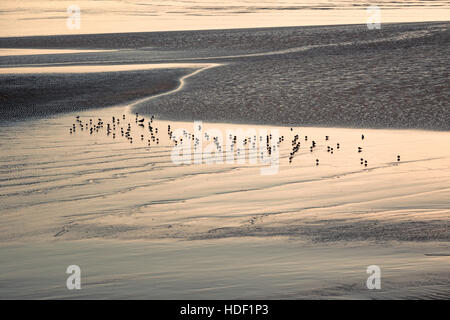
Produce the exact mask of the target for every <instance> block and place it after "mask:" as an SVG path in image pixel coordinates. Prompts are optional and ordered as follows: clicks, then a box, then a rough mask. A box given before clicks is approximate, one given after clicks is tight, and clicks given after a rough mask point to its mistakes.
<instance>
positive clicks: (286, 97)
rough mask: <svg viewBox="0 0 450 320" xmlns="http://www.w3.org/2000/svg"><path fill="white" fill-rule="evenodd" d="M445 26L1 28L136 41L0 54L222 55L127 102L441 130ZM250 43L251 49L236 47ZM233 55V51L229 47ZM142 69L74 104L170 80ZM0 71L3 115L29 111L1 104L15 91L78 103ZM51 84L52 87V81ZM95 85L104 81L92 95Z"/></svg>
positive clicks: (114, 58)
mask: <svg viewBox="0 0 450 320" xmlns="http://www.w3.org/2000/svg"><path fill="white" fill-rule="evenodd" d="M449 26H450V23H448V22H442V23H417V24H391V25H383V26H382V29H381V30H368V29H367V27H366V26H365V25H353V26H324V27H295V28H270V29H245V30H210V31H185V32H158V33H132V34H102V35H83V36H50V37H27V38H3V39H0V47H15V48H17V47H23V48H30V47H36V48H107V49H112V48H122V49H123V48H128V49H139V48H141V50H130V51H121V52H117V53H105V54H86V55H62V56H58V57H57V56H42V57H36V56H32V57H3V58H0V64H2V65H9V66H10V65H13V64H14V65H24V64H27V63H30V62H31V61H32V63H44V64H45V63H47V64H51V63H55V62H65V63H80V62H83V59H85V60H88V62H90V63H96V62H101V63H129V62H133V63H148V62H170V61H171V60H173V59H177V60H176V62H183V61H189V62H194V61H196V60H197V61H201V62H219V63H225V64H226V65H224V66H221V67H218V68H213V69H210V70H207V71H205V72H202V73H200V74H198V75H196V76H194V77H192V78H190V79H189V80H188V82H187V85H186V86H185V88H183V90H181V91H179V92H177V93H175V94H172V95H167V96H163V97H159V98H157V99H154V100H150V101H148V102H146V103H144V104H141V105H139V106H137V109H136V110H137V111H139V112H140V113H144V114H157V115H158V116H159V117H161V118H167V119H178V120H208V121H221V122H244V123H268V124H284V125H315V126H343V127H384V128H386V127H389V128H425V129H434V130H449V129H450V107H449V103H448V102H449V92H450V81H449V72H448V65H449V62H450V59H449V53H450V50H449V49H450V31H449ZM150 47H151V49H150ZM142 48H145V49H143V50H142ZM280 50H291V51H287V52H286V51H284V52H277V51H280ZM249 53H250V54H253V53H258V54H259V55H257V56H247V57H246V56H242V55H245V54H249ZM233 55H240V56H238V57H234V58H232V57H229V56H233ZM221 56H226V58H220V57H221ZM207 57H209V58H207ZM85 62H86V61H85ZM147 76H148V77H150V78H152V77H153V79H154V78H155V77H154V76H153V72H147V73H145V76H144V75H143V76H142V77H140V78H139V80H136V81H134V80H131V81H130V83H129V84H127V86H128V87H127V88H126V89H124V87H123V83H121V82H120V81H109V80H107V79H104V81H103V80H102V83H101V84H99V85H97V86H93V87H92V90H91V93H88V92H83V95H84V96H83V97H84V98H83V99H84V100H83V105H86V106H89V107H91V106H104V105H107V104H108V103H109V102H110V101H111V100H112V101H113V102H114V101H116V100H117V99H116V98H115V97H114V98H111V99H108V98H107V94H106V93H105V92H115V93H116V94H118V95H120V96H121V97H123V99H122V100H121V101H123V100H126V99H127V98H128V97H130V98H132V97H131V96H132V93H133V86H134V85H135V86H136V88H135V90H136V91H138V92H141V93H142V94H146V93H150V94H152V93H154V92H158V90H154V89H152V88H147V86H157V87H159V88H160V89H161V88H167V89H169V88H172V86H173V81H174V80H175V79H171V80H168V79H167V78H164V77H163V78H164V79H162V80H161V81H162V82H163V85H162V87H161V85H159V84H154V83H153V82H152V81H151V80H149V81H148V82H144V80H143V79H145V78H146V77H147ZM89 77H90V76H89ZM87 78H88V77H86V79H87ZM129 78H130V79H132V78H133V76H129ZM0 81H1V87H2V89H1V96H2V100H1V101H2V102H1V107H2V110H6V111H5V112H3V111H2V114H3V117H9V116H10V115H11V114H13V115H14V116H20V115H28V114H29V112H28V111H27V112H24V113H22V111H21V112H20V114H19V113H18V112H16V111H10V110H11V109H15V108H17V103H18V102H19V101H20V103H21V104H23V105H34V106H35V107H36V109H37V110H38V109H39V110H40V108H41V106H48V105H52V104H54V103H55V99H54V97H55V95H56V96H58V97H61V99H59V98H58V100H56V101H57V103H58V105H59V106H61V110H68V109H71V110H73V109H74V108H77V106H74V103H73V98H74V96H73V95H70V96H69V97H68V98H69V99H64V92H57V93H55V92H52V93H51V94H50V95H49V94H48V90H47V91H44V92H45V93H46V94H45V95H44V94H42V96H39V97H37V96H36V94H31V95H30V94H28V93H27V92H28V91H29V90H30V89H32V88H35V85H34V81H31V80H29V79H28V80H27V79H21V80H20V81H19V82H16V83H15V85H14V86H13V87H14V89H13V88H12V87H11V86H10V85H6V83H8V82H9V81H10V80H9V79H5V78H3V77H1V79H0ZM58 81H59V80H58ZM64 81H69V82H70V81H71V80H64ZM43 82H44V83H50V84H51V83H53V82H54V81H53V82H52V80H51V79H45V80H44V81H43ZM168 83H170V85H169V84H168ZM144 87H145V88H144ZM17 88H20V90H22V91H23V92H24V94H23V95H22V96H21V100H19V99H17V98H11V97H10V96H11V92H12V91H14V90H17ZM11 90H12V91H11ZM52 90H57V89H55V88H54V87H53V86H52ZM99 90H100V91H105V92H104V93H102V95H101V97H100V98H99V94H98V91H99ZM123 90H124V92H122V91H123ZM75 91H76V90H75ZM15 94H16V95H17V92H16V93H15ZM13 96H14V95H13ZM138 97H141V95H139V94H136V98H138ZM49 109H50V108H49V107H46V110H49ZM75 110H76V109H75ZM35 112H36V111H32V112H31V113H35Z"/></svg>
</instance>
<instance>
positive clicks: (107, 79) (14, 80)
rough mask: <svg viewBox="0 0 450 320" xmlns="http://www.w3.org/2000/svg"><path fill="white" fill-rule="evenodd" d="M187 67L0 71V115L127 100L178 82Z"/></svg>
mask: <svg viewBox="0 0 450 320" xmlns="http://www.w3.org/2000/svg"><path fill="white" fill-rule="evenodd" d="M189 72H191V70H186V69H170V70H169V69H167V70H152V71H132V72H106V73H89V74H69V75H68V74H49V75H43V74H34V75H14V76H10V75H0V106H1V113H0V119H4V120H5V119H17V118H19V119H20V118H24V117H30V116H34V117H36V116H37V117H40V116H42V117H44V116H45V115H47V114H53V113H60V112H70V111H75V110H84V109H88V108H98V107H107V106H112V105H117V104H122V103H127V102H130V101H133V100H136V99H139V98H144V97H147V96H151V95H154V94H158V93H161V92H166V91H169V90H172V89H173V88H176V87H177V86H178V80H177V79H178V78H179V77H181V76H183V75H184V74H186V73H189Z"/></svg>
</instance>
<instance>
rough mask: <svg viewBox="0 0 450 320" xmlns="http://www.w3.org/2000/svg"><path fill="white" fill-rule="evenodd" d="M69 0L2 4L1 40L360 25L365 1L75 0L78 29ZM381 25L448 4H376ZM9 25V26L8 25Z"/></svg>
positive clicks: (444, 12) (438, 13)
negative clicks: (70, 21) (70, 22)
mask: <svg viewBox="0 0 450 320" xmlns="http://www.w3.org/2000/svg"><path fill="white" fill-rule="evenodd" d="M71 5H74V3H73V2H72V1H66V0H59V1H39V3H37V2H36V1H32V0H26V1H22V0H21V1H18V0H3V1H2V2H1V3H0V9H1V11H2V19H1V20H0V30H1V31H0V35H1V36H17V35H20V36H23V35H44V34H73V33H105V32H106V33H110V32H136V31H156V30H157V31H167V30H199V29H229V28H251V27H274V26H299V25H332V24H355V23H356V24H365V23H366V21H367V18H368V17H369V13H367V11H366V8H367V7H368V6H369V5H370V4H368V3H361V2H358V1H354V0H349V1H345V0H341V1H322V0H319V1H313V0H284V1H273V0H268V1H261V0H241V1H237V0H233V1H226V2H223V1H218V0H197V1H183V0H182V1H145V0H140V1H125V0H113V1H107V2H104V1H89V0H78V1H77V3H76V5H78V6H79V7H80V9H81V25H80V29H69V28H68V27H67V25H66V23H67V19H68V17H69V14H68V13H67V11H66V10H67V8H68V7H69V6H71ZM376 5H378V6H379V7H380V8H381V10H382V15H381V18H382V22H383V23H387V22H419V21H442V20H448V16H449V3H448V1H431V0H430V1H418V0H412V1H391V0H383V1H377V2H376ZM11 26H13V27H11Z"/></svg>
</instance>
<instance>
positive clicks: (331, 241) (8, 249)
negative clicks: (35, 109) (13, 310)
mask: <svg viewBox="0 0 450 320" xmlns="http://www.w3.org/2000/svg"><path fill="white" fill-rule="evenodd" d="M131 111H132V109H131V108H130V107H129V106H128V107H127V106H124V107H116V108H107V109H102V110H94V111H93V110H90V111H85V112H81V113H73V114H67V115H61V116H54V117H50V118H49V119H42V120H30V121H25V122H22V123H20V122H19V123H15V124H11V125H6V126H3V127H2V128H1V129H0V135H1V141H2V142H1V148H2V155H1V159H0V161H1V171H0V179H1V181H2V186H1V189H0V190H1V202H2V208H1V214H0V239H1V241H2V246H1V249H0V252H1V255H2V257H5V259H2V261H3V262H2V263H1V265H0V268H1V270H2V272H1V275H2V276H1V277H2V283H3V284H4V285H2V289H1V297H2V298H13V297H26V298H70V297H73V298H127V297H133V298H156V299H160V298H161V299H164V298H194V299H204V298H427V299H430V298H448V297H449V291H448V277H449V273H448V262H449V256H448V254H449V253H450V247H449V242H448V240H449V221H448V216H449V213H450V211H449V200H448V199H450V189H449V187H448V181H449V179H450V153H449V150H448V148H446V146H448V145H449V143H450V134H449V133H444V132H432V131H420V130H374V129H372V130H369V129H364V130H362V129H342V128H313V127H294V128H293V131H291V130H290V127H271V126H249V125H246V126H243V125H232V124H220V123H203V124H202V125H203V128H202V130H203V134H204V133H208V132H209V135H210V136H211V137H212V136H214V135H217V136H219V133H220V132H223V133H222V134H223V136H224V139H225V137H226V136H227V134H226V131H227V130H230V129H237V128H242V129H244V130H248V129H254V130H255V131H256V132H257V133H259V132H260V130H269V131H267V132H269V133H272V134H275V132H276V131H275V130H278V132H279V134H280V136H281V135H284V137H285V140H284V142H281V144H280V147H279V152H280V160H279V170H278V172H277V173H276V174H272V175H261V169H262V168H267V167H268V166H269V165H268V164H267V163H261V162H260V161H259V160H258V161H257V163H256V164H250V163H249V161H248V159H247V160H245V161H244V163H241V164H240V163H237V161H236V162H235V163H232V164H226V163H224V164H205V163H203V164H191V165H188V164H184V165H177V164H175V163H173V161H172V158H171V153H172V151H173V150H174V149H173V146H174V142H173V141H170V140H169V138H168V134H167V131H168V130H167V126H168V125H171V129H172V130H175V129H177V128H179V129H185V130H186V132H191V133H192V132H194V129H195V127H194V126H193V123H192V122H169V121H165V120H155V121H154V122H153V126H154V127H155V128H156V127H157V128H158V133H157V134H155V137H158V138H159V139H160V143H159V144H156V143H155V142H153V141H151V146H150V147H148V139H150V140H151V138H150V134H149V130H148V127H147V121H148V120H149V119H148V118H146V120H145V122H144V123H145V127H144V128H141V127H139V126H138V125H137V124H136V121H135V118H136V117H135V115H134V113H131ZM123 114H125V115H126V120H123V118H122V115H123ZM76 115H79V116H80V120H81V121H82V123H83V124H84V125H85V124H86V123H89V120H90V119H94V121H97V119H98V118H101V119H103V121H104V122H105V125H104V128H103V129H99V132H98V133H97V132H95V133H93V134H92V135H91V134H90V133H89V130H86V129H84V130H81V128H80V124H79V123H78V122H76V119H75V116H76ZM112 116H115V118H116V119H119V121H120V124H119V125H116V129H115V133H116V138H115V139H114V138H113V137H112V133H111V134H110V135H107V133H106V123H110V124H111V128H112ZM139 119H140V117H139ZM74 123H75V124H76V131H75V133H72V134H70V132H69V131H70V130H69V128H71V127H72V124H74ZM94 123H95V122H94ZM128 123H130V126H131V135H132V136H133V137H134V141H133V143H130V142H129V140H127V139H126V138H125V137H122V136H121V134H120V128H121V127H123V128H124V129H126V128H127V126H128ZM213 130H216V131H213ZM112 132H114V131H112ZM141 134H143V135H144V140H141V138H140V137H141ZM296 134H299V136H300V139H299V141H300V142H301V147H300V150H299V151H298V152H297V153H296V155H295V157H294V159H293V161H292V163H291V164H289V160H288V157H289V152H290V151H291V150H292V145H291V140H292V137H293V136H294V135H296ZM362 134H364V135H365V139H364V141H363V140H361V135H362ZM306 135H307V136H308V141H305V138H304V137H305V136H306ZM326 135H328V136H329V139H328V140H325V136H326ZM312 140H314V141H316V143H317V147H316V149H315V150H314V152H313V153H311V152H310V150H309V145H310V143H311V141H312ZM210 143H211V140H209V141H206V138H205V141H204V142H203V148H207V146H208V144H210ZM337 143H339V144H340V148H339V149H336V144H337ZM18 146H20V148H19V147H18ZM327 146H333V148H334V152H333V154H331V153H329V152H327ZM358 146H361V147H362V148H363V152H362V153H358V152H357V147H358ZM234 153H235V157H236V160H238V159H239V156H238V154H237V149H235V151H234ZM243 154H244V152H241V154H240V155H241V156H242V155H243ZM245 154H246V155H247V157H248V151H246V152H245ZM397 155H401V161H400V162H397ZM361 157H362V158H364V159H367V160H368V167H365V166H364V165H361V164H360V158H361ZM224 159H225V158H224ZM316 159H320V165H319V166H316V163H315V160H316ZM426 254H428V255H426ZM70 264H78V265H80V266H81V267H82V270H83V275H85V278H83V279H84V280H83V281H84V282H83V289H82V290H81V291H78V292H70V291H68V290H66V289H65V277H66V275H65V273H64V272H65V268H66V267H67V266H68V265H70ZM372 264H375V265H379V266H380V267H381V268H382V270H383V276H385V278H383V290H381V291H376V292H374V291H369V290H367V289H366V287H365V281H366V279H367V276H368V275H367V274H366V273H365V269H366V268H367V266H369V265H372ZM384 272H385V273H384Z"/></svg>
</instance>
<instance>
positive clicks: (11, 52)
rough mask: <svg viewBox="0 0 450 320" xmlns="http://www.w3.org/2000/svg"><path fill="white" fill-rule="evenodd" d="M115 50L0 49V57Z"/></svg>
mask: <svg viewBox="0 0 450 320" xmlns="http://www.w3.org/2000/svg"><path fill="white" fill-rule="evenodd" d="M111 51H115V50H70V49H0V57H8V56H30V55H42V54H69V53H94V52H111Z"/></svg>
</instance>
